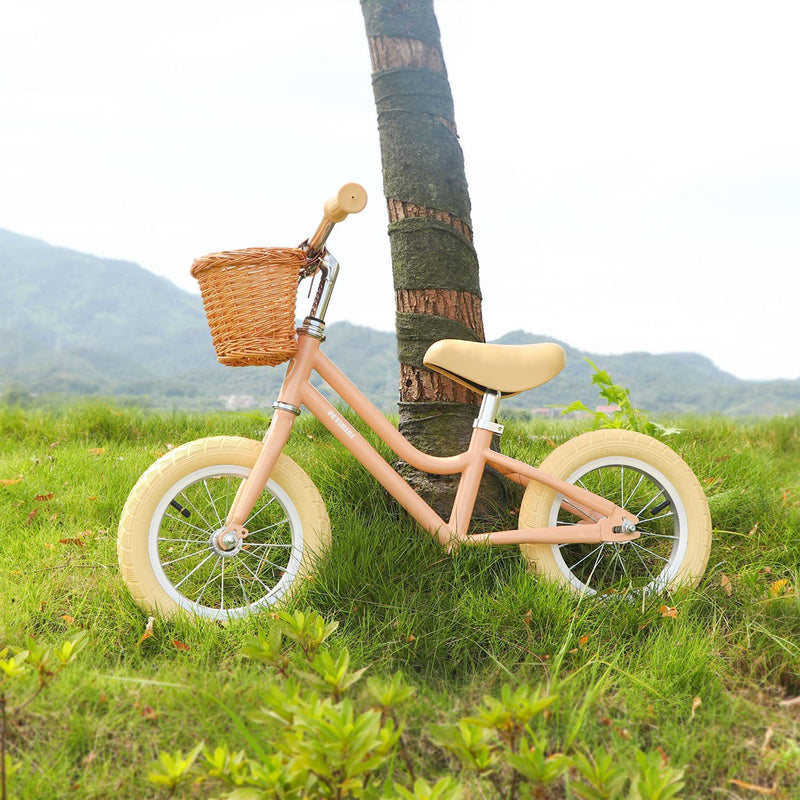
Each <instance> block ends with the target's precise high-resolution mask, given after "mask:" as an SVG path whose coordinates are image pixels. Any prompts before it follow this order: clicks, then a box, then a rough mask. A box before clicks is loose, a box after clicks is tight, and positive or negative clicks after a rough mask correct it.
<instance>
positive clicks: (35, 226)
mask: <svg viewBox="0 0 800 800" xmlns="http://www.w3.org/2000/svg"><path fill="white" fill-rule="evenodd" d="M3 6H4V7H3V12H2V28H0V228H5V229H7V230H11V231H15V232H17V233H22V234H26V235H30V236H35V237H37V238H41V239H44V240H45V241H48V242H50V243H51V244H55V245H59V246H64V247H70V248H73V249H77V250H81V251H83V252H88V253H92V254H95V255H98V256H103V257H107V258H119V259H124V260H127V261H133V262H136V263H139V264H141V265H142V266H143V267H145V268H146V269H148V270H150V271H152V272H155V273H157V274H159V275H162V276H165V277H167V278H169V279H170V280H171V281H173V282H174V283H176V284H178V285H179V286H181V287H183V288H185V289H188V290H190V291H195V292H196V291H197V288H196V284H195V282H194V280H193V279H192V278H191V276H190V275H189V269H190V267H191V263H192V261H193V259H194V258H196V257H198V256H201V255H204V254H206V253H209V252H213V251H218V250H222V249H235V248H242V247H256V246H273V245H274V246H293V245H296V244H297V243H299V242H300V241H302V240H303V239H305V238H306V237H307V236H308V235H309V234H310V233H311V232H312V231H313V229H314V228H315V227H316V224H317V222H318V221H319V219H320V216H321V207H322V204H323V202H324V200H325V199H326V198H327V197H329V196H331V195H332V194H335V192H336V190H337V188H338V187H339V186H340V185H341V184H343V183H346V182H348V181H356V182H359V183H361V184H363V185H364V186H365V188H366V189H367V192H368V194H369V198H370V202H369V205H368V207H367V209H366V210H365V211H364V212H363V213H361V214H360V215H358V216H353V217H351V218H350V219H348V220H347V221H346V222H345V223H343V224H341V225H339V226H337V229H336V230H335V231H334V233H333V235H332V237H331V239H330V240H329V247H330V249H331V251H332V252H333V253H334V254H335V255H336V257H337V258H338V260H339V261H340V262H341V264H342V272H341V277H340V280H339V282H338V283H337V290H336V293H335V295H334V298H333V300H332V303H331V307H330V310H329V314H328V320H329V321H333V320H341V319H346V320H349V321H351V322H354V323H358V324H363V325H369V326H371V327H374V328H379V329H383V330H393V327H394V295H393V290H392V282H391V267H390V254H389V244H388V237H387V235H386V228H387V213H386V207H385V202H384V199H383V186H382V181H381V170H380V150H379V143H378V133H377V122H376V115H375V106H374V101H373V97H372V88H371V81H370V71H371V70H370V62H369V54H368V50H367V43H366V37H365V33H364V25H363V19H362V17H361V11H360V6H359V4H358V2H356V0H294V2H286V0H230V2H226V3H222V2H220V1H219V0H140V2H137V3H135V4H134V3H121V2H109V1H108V0H102V1H101V0H74V2H71V3H65V2H63V0H26V2H24V3H22V2H16V3H14V2H11V0H4V3H3ZM435 9H436V13H437V17H438V20H439V25H440V28H441V33H442V46H443V51H444V57H445V62H446V65H447V70H448V75H449V78H450V84H451V87H452V91H453V96H454V100H455V112H456V123H457V126H458V130H459V135H460V141H461V146H462V149H463V151H464V158H465V162H466V171H467V179H468V182H469V189H470V197H471V201H472V223H473V228H474V236H475V246H476V248H477V252H478V257H479V260H480V270H481V291H482V295H483V314H484V321H485V327H486V336H487V339H495V338H498V337H499V336H501V335H502V334H504V333H506V332H508V331H511V330H517V329H523V330H526V331H529V332H531V333H536V334H541V335H545V336H550V337H553V338H554V339H558V340H560V341H564V342H567V343H568V344H570V345H572V346H573V347H577V348H579V349H582V350H588V351H591V352H594V353H623V352H629V351H643V350H644V351H650V352H655V353H664V352H676V351H690V352H697V353H701V354H703V355H705V356H707V357H709V358H710V359H711V360H712V361H713V362H714V363H715V364H716V365H717V366H718V367H720V368H721V369H723V370H725V371H727V372H730V373H732V374H734V375H737V376H738V377H742V378H749V379H759V380H763V379H772V378H798V377H800V334H798V324H797V318H798V316H800V103H798V99H797V98H798V88H797V87H798V79H799V78H800V47H798V46H797V31H798V29H799V28H800V4H798V3H796V1H795V0H760V1H759V2H755V0H749V1H748V2H742V1H741V0H720V1H719V2H718V1H717V0H691V2H685V0H671V2H669V3H663V2H659V3H656V2H653V0H635V1H633V2H628V1H627V0H625V1H624V2H623V1H618V0H607V2H604V3H598V2H596V0H564V1H563V2H558V3H554V2H552V0H546V1H545V0H493V2H492V3H487V2H486V1H485V0H435ZM0 294H1V292H0ZM304 310H305V309H304V308H302V307H299V308H298V314H301V313H304Z"/></svg>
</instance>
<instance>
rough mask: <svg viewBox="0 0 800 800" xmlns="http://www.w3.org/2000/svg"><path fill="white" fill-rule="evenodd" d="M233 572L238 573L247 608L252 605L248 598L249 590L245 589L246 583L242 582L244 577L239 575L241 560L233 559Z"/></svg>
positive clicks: (237, 577) (237, 576)
mask: <svg viewBox="0 0 800 800" xmlns="http://www.w3.org/2000/svg"><path fill="white" fill-rule="evenodd" d="M233 571H234V572H235V573H236V580H238V581H239V587H240V588H241V590H242V597H243V598H244V604H245V605H246V606H249V605H250V598H249V597H248V596H247V589H245V586H244V583H243V582H242V576H241V575H240V574H239V559H238V558H234V559H233Z"/></svg>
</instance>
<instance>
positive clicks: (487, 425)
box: [472, 418, 503, 436]
mask: <svg viewBox="0 0 800 800" xmlns="http://www.w3.org/2000/svg"><path fill="white" fill-rule="evenodd" d="M472 427H473V428H483V430H485V431H491V432H492V433H496V434H497V435H498V436H499V435H500V434H501V433H502V432H503V426H502V425H501V424H500V423H499V422H485V421H483V420H481V419H480V418H478V419H476V420H475V421H474V422H473V423H472Z"/></svg>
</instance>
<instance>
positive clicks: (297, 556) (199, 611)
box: [147, 464, 303, 620]
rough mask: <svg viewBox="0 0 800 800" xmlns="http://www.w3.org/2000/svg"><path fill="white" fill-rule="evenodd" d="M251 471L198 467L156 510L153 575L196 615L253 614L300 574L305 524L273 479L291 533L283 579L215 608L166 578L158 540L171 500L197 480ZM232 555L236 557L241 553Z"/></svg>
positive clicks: (151, 548)
mask: <svg viewBox="0 0 800 800" xmlns="http://www.w3.org/2000/svg"><path fill="white" fill-rule="evenodd" d="M249 474H250V469H249V468H248V467H242V466H239V465H237V464H216V465H214V466H210V467H204V468H202V469H198V470H195V471H194V472H191V473H190V474H188V475H185V476H184V477H183V478H181V479H180V480H179V481H176V482H175V483H174V484H172V486H170V488H169V489H168V490H167V491H166V492H165V493H164V495H163V496H162V498H161V500H160V501H159V503H158V505H157V506H156V510H155V513H154V514H153V517H152V519H151V521H150V528H149V531H148V542H147V546H148V555H149V558H150V565H151V567H152V569H153V574H154V575H155V578H156V581H157V582H158V585H159V586H160V587H161V589H162V590H163V591H164V592H165V594H166V595H167V596H168V597H169V598H170V599H171V600H172V601H173V602H175V603H176V604H177V605H178V606H179V607H180V608H182V609H184V610H186V611H188V612H189V613H191V614H194V615H196V616H200V617H205V618H207V619H219V620H227V619H233V618H236V617H241V616H244V615H246V614H250V613H252V612H254V611H256V610H257V609H258V608H259V607H260V606H265V605H267V606H269V605H272V604H274V603H276V602H277V601H278V600H280V598H281V597H282V596H283V595H284V594H286V592H287V590H288V589H289V587H290V586H291V584H292V583H293V582H294V580H295V578H296V577H297V575H298V573H299V570H300V564H301V562H302V558H303V527H302V523H301V521H300V515H299V513H298V511H297V509H296V508H295V505H294V503H293V502H292V500H291V499H290V497H289V495H288V494H287V493H286V492H285V491H284V490H283V489H282V488H281V487H280V486H279V485H278V484H277V483H275V482H274V481H269V482H268V483H267V486H266V489H267V490H268V491H269V492H270V493H271V494H272V496H273V497H274V498H275V500H276V501H277V502H278V503H279V504H280V506H281V508H282V509H283V511H284V513H285V514H286V517H287V520H288V522H289V525H290V528H291V532H292V541H291V546H290V555H289V561H288V563H287V565H286V567H285V568H284V570H283V575H282V577H281V579H280V580H279V581H278V582H277V583H276V584H275V585H274V586H273V587H272V588H271V589H270V590H269V591H268V592H267V593H266V594H265V595H263V596H262V597H260V598H259V599H258V600H255V601H254V602H252V603H249V604H247V605H243V606H237V607H235V608H230V609H228V608H213V607H211V606H204V605H201V604H200V603H197V602H195V601H193V600H190V599H189V598H188V597H186V596H185V595H183V594H181V592H180V591H179V590H178V589H176V587H175V585H174V584H173V583H172V581H171V580H170V579H169V578H168V577H167V574H166V572H165V571H164V568H163V567H162V564H161V556H160V554H159V549H158V543H159V537H160V533H161V523H162V520H163V519H164V516H165V514H166V511H167V508H168V507H169V504H170V501H171V500H173V499H174V498H177V497H178V495H179V494H180V493H181V492H182V491H183V490H184V489H186V488H187V487H188V486H190V485H191V484H194V483H198V482H199V481H202V480H204V479H206V478H211V477H217V476H225V477H239V478H246V477H247V476H248V475H249ZM226 511H227V509H226ZM210 533H211V531H210V530H209V534H210ZM198 541H200V539H198ZM209 550H210V548H209ZM233 557H234V558H236V557H238V556H233ZM223 576H224V568H223ZM223 597H224V591H223Z"/></svg>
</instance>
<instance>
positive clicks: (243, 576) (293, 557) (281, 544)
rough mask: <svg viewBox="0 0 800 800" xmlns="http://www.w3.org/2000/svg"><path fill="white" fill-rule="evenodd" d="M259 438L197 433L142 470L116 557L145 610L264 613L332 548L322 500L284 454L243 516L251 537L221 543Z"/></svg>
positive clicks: (225, 615)
mask: <svg viewBox="0 0 800 800" xmlns="http://www.w3.org/2000/svg"><path fill="white" fill-rule="evenodd" d="M261 446H262V445H261V442H256V441H253V440H252V439H244V438H240V437H236V436H215V437H209V438H207V439H199V440H197V441H194V442H189V443H188V444H184V445H182V446H181V447H178V448H176V449H174V450H172V451H170V452H169V453H167V454H166V455H164V456H162V457H161V458H160V459H159V460H158V461H156V463H155V464H153V465H152V466H151V467H150V468H149V469H148V470H147V471H146V472H145V473H144V474H143V475H142V476H141V477H140V478H139V480H138V481H137V483H136V485H135V486H134V487H133V489H132V490H131V493H130V495H129V496H128V500H127V502H126V503H125V507H124V508H123V510H122V515H121V518H120V523H119V536H118V539H117V556H118V559H119V565H120V569H121V571H122V577H123V580H124V581H125V583H126V584H127V586H128V589H129V590H130V592H131V594H132V595H133V598H134V600H135V601H136V602H137V604H138V605H139V606H140V607H141V608H142V609H144V610H145V611H146V612H147V613H148V614H160V615H163V616H166V617H172V616H175V615H178V614H180V613H185V614H191V615H195V616H199V617H205V618H209V619H214V620H220V621H223V622H224V621H226V620H228V619H232V618H234V617H240V616H243V615H245V614H248V613H252V612H255V611H258V610H260V609H263V608H265V607H268V606H271V605H273V604H275V603H277V602H278V601H280V600H281V599H282V598H284V597H285V596H286V595H287V593H288V592H289V591H290V590H291V589H292V587H294V586H296V585H297V583H298V582H299V581H300V580H301V579H302V578H303V577H305V576H307V575H308V574H309V572H310V569H311V567H312V565H313V562H314V560H315V558H316V557H317V556H318V555H319V554H320V553H321V552H323V551H324V550H325V549H326V548H327V547H328V545H329V543H330V535H331V533H330V531H331V529H330V520H329V518H328V513H327V511H326V509H325V504H324V503H323V501H322V498H321V496H320V494H319V492H318V491H317V488H316V486H314V484H313V483H312V481H311V479H310V478H309V477H308V475H306V473H305V472H303V470H302V469H301V468H300V467H299V466H297V464H295V462H294V461H292V460H291V459H290V458H289V457H288V456H285V455H281V456H280V457H279V459H278V462H277V464H276V465H275V468H274V470H273V472H272V476H271V478H270V480H269V482H268V483H267V486H266V487H265V489H264V491H263V492H262V495H261V496H260V497H259V499H258V501H257V503H256V505H255V507H254V509H253V512H252V513H251V515H250V517H249V519H248V521H247V522H246V523H245V528H247V529H248V530H249V531H250V534H249V536H248V537H246V538H245V539H243V540H239V541H238V543H237V544H236V545H235V546H234V547H231V548H230V550H223V549H222V548H221V547H220V545H219V543H218V537H217V534H218V533H219V531H220V530H221V529H222V527H224V521H225V518H226V516H227V513H228V509H229V508H230V504H231V502H232V500H233V498H234V496H235V495H236V491H237V489H238V486H239V485H240V483H241V481H242V479H243V478H245V477H246V476H247V475H248V474H249V472H250V470H251V469H252V467H253V465H254V464H255V461H256V458H257V457H258V454H259V452H260V451H261ZM226 573H227V574H226Z"/></svg>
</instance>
